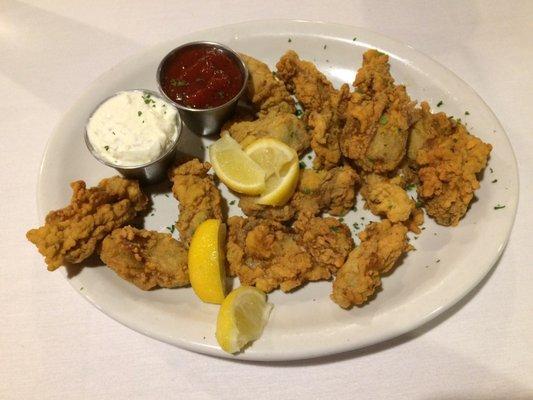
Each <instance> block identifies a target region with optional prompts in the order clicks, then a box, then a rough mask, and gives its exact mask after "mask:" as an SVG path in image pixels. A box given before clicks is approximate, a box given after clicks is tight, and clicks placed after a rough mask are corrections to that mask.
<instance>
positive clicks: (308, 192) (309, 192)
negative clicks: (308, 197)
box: [302, 188, 311, 194]
mask: <svg viewBox="0 0 533 400" xmlns="http://www.w3.org/2000/svg"><path fill="white" fill-rule="evenodd" d="M302 193H303V194H311V189H309V188H304V189H302Z"/></svg>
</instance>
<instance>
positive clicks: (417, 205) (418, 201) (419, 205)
mask: <svg viewBox="0 0 533 400" xmlns="http://www.w3.org/2000/svg"><path fill="white" fill-rule="evenodd" d="M423 205H424V203H422V202H421V201H420V200H417V201H416V203H415V207H416V208H420V207H422V206H423Z"/></svg>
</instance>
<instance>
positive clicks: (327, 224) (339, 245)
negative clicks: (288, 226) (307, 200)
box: [293, 217, 354, 281]
mask: <svg viewBox="0 0 533 400" xmlns="http://www.w3.org/2000/svg"><path fill="white" fill-rule="evenodd" d="M293 227H294V230H295V232H296V233H297V234H298V242H299V243H300V244H301V245H302V246H303V247H304V248H305V249H306V251H307V252H308V253H309V254H310V255H311V259H312V262H313V271H312V272H310V273H308V276H309V277H310V279H309V280H310V281H316V280H319V279H329V278H330V277H331V276H332V275H334V274H336V273H337V270H338V269H339V268H340V267H341V266H342V265H343V264H344V261H346V257H348V254H349V253H350V251H352V249H353V248H354V242H353V239H352V235H351V233H350V229H349V228H348V227H347V226H346V225H345V224H343V223H341V222H339V220H338V219H337V218H332V217H328V218H320V217H314V218H311V219H309V220H308V219H302V220H297V221H296V222H295V223H294V226H293Z"/></svg>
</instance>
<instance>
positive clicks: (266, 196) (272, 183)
mask: <svg viewBox="0 0 533 400" xmlns="http://www.w3.org/2000/svg"><path fill="white" fill-rule="evenodd" d="M245 152H246V154H247V155H249V156H250V158H251V159H252V160H254V161H255V162H256V163H257V164H259V165H260V166H261V167H262V168H263V169H264V170H265V173H266V183H265V190H264V191H263V192H262V193H261V196H259V197H258V198H257V199H256V202H257V203H258V204H264V205H271V206H282V205H284V204H286V203H287V202H288V201H289V199H290V198H291V197H292V195H293V194H294V191H295V190H296V186H297V185H298V177H299V175H300V167H299V160H298V154H297V153H296V151H295V150H294V149H293V148H291V147H289V146H287V145H286V144H285V143H283V142H281V141H279V140H277V139H273V138H262V139H258V140H256V141H254V142H253V143H251V144H250V145H249V146H248V147H246V149H245Z"/></svg>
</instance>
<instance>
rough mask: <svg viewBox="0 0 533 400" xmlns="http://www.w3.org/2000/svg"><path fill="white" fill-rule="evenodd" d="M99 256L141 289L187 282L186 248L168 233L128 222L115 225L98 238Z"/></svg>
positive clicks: (166, 286)
mask: <svg viewBox="0 0 533 400" xmlns="http://www.w3.org/2000/svg"><path fill="white" fill-rule="evenodd" d="M100 258H101V259H102V261H103V262H104V263H105V264H106V265H107V266H108V267H109V268H111V269H112V270H113V271H115V273H116V274H117V275H118V276H120V277H121V278H123V279H125V280H127V281H129V282H131V283H133V284H134V285H135V286H137V287H139V288H140V289H142V290H150V289H152V288H154V287H156V286H159V287H164V288H173V287H178V286H186V285H188V284H189V272H188V268H187V250H186V249H185V246H184V245H183V244H182V243H181V242H178V241H177V240H175V239H173V238H172V236H171V235H170V234H166V233H158V232H155V231H148V230H146V229H136V228H133V227H131V226H125V227H124V228H120V229H115V230H114V231H113V232H112V233H111V234H109V235H108V236H106V237H105V239H104V241H103V242H102V249H101V251H100Z"/></svg>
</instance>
